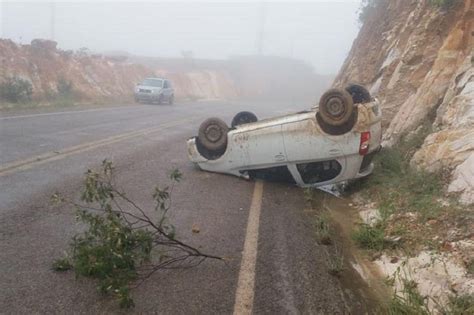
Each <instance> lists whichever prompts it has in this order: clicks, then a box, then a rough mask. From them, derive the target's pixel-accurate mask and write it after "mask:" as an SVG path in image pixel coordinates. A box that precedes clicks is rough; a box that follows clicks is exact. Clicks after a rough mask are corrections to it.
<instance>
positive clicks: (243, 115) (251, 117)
mask: <svg viewBox="0 0 474 315" xmlns="http://www.w3.org/2000/svg"><path fill="white" fill-rule="evenodd" d="M256 121H258V118H257V116H256V115H255V114H254V113H252V112H240V113H238V114H237V115H235V116H234V118H233V119H232V123H231V126H232V128H235V127H237V126H240V125H244V124H249V123H253V122H256Z"/></svg>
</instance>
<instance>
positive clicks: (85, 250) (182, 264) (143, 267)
mask: <svg viewBox="0 0 474 315" xmlns="http://www.w3.org/2000/svg"><path fill="white" fill-rule="evenodd" d="M170 180H171V185H170V186H166V187H158V186H157V187H156V188H155V189H154V192H153V194H152V198H153V201H154V204H155V206H154V207H153V209H143V208H142V207H141V206H140V205H139V204H138V203H135V202H134V201H133V200H131V199H129V197H128V196H127V195H126V193H125V192H124V191H122V190H120V189H118V188H117V187H116V182H115V178H114V167H113V165H112V163H111V162H110V161H107V160H105V161H104V162H103V163H102V169H101V170H100V171H98V172H96V171H93V170H88V171H87V172H86V174H85V179H84V188H83V191H82V194H81V199H80V200H81V203H76V202H75V201H73V200H69V199H66V198H64V197H62V196H60V195H58V194H55V195H54V196H53V200H54V201H55V202H56V203H65V204H66V205H69V206H71V207H72V208H74V209H75V211H76V218H77V220H78V222H79V223H80V225H81V226H83V228H84V229H83V232H80V233H78V234H77V235H75V236H74V237H73V238H72V240H71V245H70V248H69V250H68V252H67V255H66V256H65V257H62V258H59V259H57V260H56V261H54V262H53V264H52V268H53V270H55V271H58V272H64V271H68V270H74V272H75V274H76V276H77V277H86V278H91V279H95V280H96V281H97V282H98V286H97V288H98V291H99V292H100V293H102V294H105V295H110V296H114V297H115V298H117V300H118V302H119V304H120V306H121V307H123V308H131V307H133V306H134V301H133V298H132V296H131V290H133V289H134V288H136V287H138V286H139V285H141V284H142V283H143V282H144V281H145V280H147V279H148V278H150V277H151V276H152V275H153V274H154V273H155V272H159V271H162V270H166V269H180V268H190V267H194V266H197V265H199V264H201V263H202V262H203V261H204V260H206V259H218V260H221V258H220V257H217V256H213V255H207V254H204V253H203V252H201V251H200V250H198V249H197V248H194V247H192V246H190V245H187V244H185V243H183V242H181V241H180V240H178V239H177V238H176V230H175V227H174V226H173V225H172V224H171V223H170V222H169V220H168V216H167V214H168V213H169V211H170V210H171V196H172V192H173V188H174V187H175V185H176V184H177V183H178V182H179V181H180V180H181V173H180V172H179V171H177V170H175V171H173V172H172V173H171V175H170Z"/></svg>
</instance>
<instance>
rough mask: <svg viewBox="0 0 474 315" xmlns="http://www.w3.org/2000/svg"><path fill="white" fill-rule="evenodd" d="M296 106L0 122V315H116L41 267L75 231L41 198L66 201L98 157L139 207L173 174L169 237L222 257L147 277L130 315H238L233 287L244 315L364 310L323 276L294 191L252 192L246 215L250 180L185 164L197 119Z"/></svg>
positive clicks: (64, 276) (190, 107)
mask: <svg viewBox="0 0 474 315" xmlns="http://www.w3.org/2000/svg"><path fill="white" fill-rule="evenodd" d="M305 107H308V105H306V106H305V104H302V105H301V106H296V107H295V106H289V105H288V104H286V103H283V102H282V103H279V104H277V103H254V104H249V103H230V102H218V101H215V102H196V103H183V104H176V105H174V106H166V105H165V106H156V105H133V106H132V105H130V106H121V107H106V108H97V109H90V108H88V109H74V110H72V109H67V110H58V111H55V112H54V111H53V112H51V111H50V112H38V111H36V112H24V113H8V114H5V113H4V114H0V313H5V314H19V313H23V314H27V313H28V314H30V313H42V314H46V313H48V314H50V313H68V314H71V313H87V314H91V313H117V312H122V311H121V310H120V309H119V308H118V307H117V304H116V302H115V301H114V300H111V299H107V298H104V297H102V296H100V295H99V294H98V293H97V291H96V290H95V283H93V282H92V281H90V280H89V279H83V278H79V279H77V280H76V279H75V277H74V274H73V273H72V272H69V273H57V272H54V271H52V270H51V263H52V261H53V260H54V259H55V258H57V257H61V256H62V255H63V253H64V251H65V250H66V249H67V247H68V244H69V242H70V239H71V237H72V236H73V235H74V234H75V233H76V232H77V231H78V230H79V226H78V225H77V224H76V222H75V219H74V210H73V209H70V208H67V207H58V206H53V205H51V203H50V196H51V195H52V194H53V193H55V192H60V193H62V194H63V195H66V196H69V197H71V198H74V197H77V195H78V191H79V190H80V189H81V180H82V175H83V173H84V171H85V170H86V169H87V168H93V167H98V166H99V165H100V163H101V161H102V160H103V159H105V158H108V159H110V160H112V161H113V162H114V164H115V166H116V168H117V170H118V181H119V184H120V186H121V187H122V188H123V189H124V190H125V191H127V194H128V196H129V197H131V198H132V199H134V200H136V201H138V202H139V203H140V204H141V205H143V206H144V207H146V206H149V205H151V193H152V190H153V187H154V186H155V185H156V184H157V183H167V180H166V178H167V174H168V172H169V171H170V170H171V169H173V168H179V169H180V170H181V171H182V172H183V174H184V180H183V181H182V182H181V183H180V184H179V185H178V186H177V189H176V191H175V193H174V197H173V209H172V212H171V215H170V219H171V221H172V222H173V223H174V225H175V226H176V227H177V235H178V237H179V238H181V239H183V240H184V241H185V242H188V243H190V244H192V245H194V246H196V247H199V248H201V249H202V250H203V251H206V252H208V253H211V254H215V255H219V256H224V257H227V258H228V262H227V263H222V262H220V261H206V262H204V263H203V264H201V265H200V266H198V267H196V268H193V269H188V270H173V271H167V272H162V273H157V274H155V275H154V276H153V277H151V278H150V279H148V281H146V282H145V283H144V284H143V285H142V286H140V287H139V288H137V289H136V290H135V291H134V292H133V297H134V300H135V303H136V307H135V309H133V310H132V312H137V313H163V314H229V313H238V312H241V311H242V308H241V306H242V305H237V304H238V303H241V302H239V301H240V300H239V298H237V295H238V294H237V292H238V291H239V290H240V291H239V292H243V294H244V295H246V296H248V297H250V298H251V301H253V303H251V305H246V306H245V307H244V308H243V309H244V310H246V311H251V312H252V313H255V314H261V313H269V314H298V313H311V314H348V313H352V314H357V313H361V312H362V311H363V310H364V304H365V302H364V301H363V300H361V298H360V296H359V295H358V292H356V291H357V290H354V289H351V288H347V287H344V286H343V285H341V283H340V281H339V279H338V278H336V277H334V276H331V275H329V274H328V259H327V257H326V256H325V255H323V252H324V251H323V248H322V247H320V246H319V245H317V244H316V242H315V239H314V231H313V226H312V223H311V215H312V214H311V212H310V211H307V210H305V208H306V205H305V202H304V198H303V192H302V191H301V190H300V189H298V188H296V187H292V186H288V185H284V184H275V183H263V193H262V196H261V198H258V199H259V200H258V209H255V205H254V201H255V200H254V199H255V190H256V187H255V185H256V184H255V183H254V182H252V181H246V180H243V179H239V178H234V177H231V176H225V175H219V174H211V173H205V172H202V171H199V170H197V169H196V168H195V167H193V166H192V165H191V164H190V163H189V162H188V160H187V156H186V147H185V140H186V139H187V138H188V137H190V136H193V135H194V134H195V133H196V131H197V128H198V126H199V124H200V122H201V121H202V120H204V118H207V117H209V116H218V117H222V118H225V120H226V121H228V122H230V119H231V118H232V116H233V115H234V114H235V113H236V112H238V111H240V110H252V111H254V112H255V113H256V114H257V116H259V117H262V118H263V117H269V116H272V115H279V114H283V113H286V112H291V111H297V110H302V109H304V108H305ZM251 204H252V205H251ZM251 208H252V211H258V215H259V216H258V218H259V220H258V221H257V225H256V232H258V233H257V234H258V235H257V236H255V234H253V236H252V235H251V234H252V233H249V232H248V231H249V229H250V228H249V226H250V221H249V211H250V209H251ZM254 215H255V213H254ZM251 217H252V213H251ZM253 222H254V221H253ZM254 223H255V222H254ZM193 226H197V227H199V229H200V232H199V233H193V232H192V227H193ZM252 237H254V238H255V239H254V243H255V246H254V247H255V248H254V249H253V250H254V251H253V254H254V255H256V261H255V264H254V268H253V269H252V268H250V269H249V270H250V271H249V270H247V275H249V276H251V277H253V285H250V286H248V285H247V287H245V286H243V287H240V282H239V275H240V276H241V273H243V271H242V267H241V262H242V257H243V251H244V244H247V242H248V240H247V239H246V238H252ZM250 244H252V240H251V239H250ZM245 246H247V245H245ZM249 246H250V247H251V245H249ZM251 252H252V250H251ZM239 310H240V311H239Z"/></svg>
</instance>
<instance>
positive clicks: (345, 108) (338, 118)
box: [319, 89, 354, 126]
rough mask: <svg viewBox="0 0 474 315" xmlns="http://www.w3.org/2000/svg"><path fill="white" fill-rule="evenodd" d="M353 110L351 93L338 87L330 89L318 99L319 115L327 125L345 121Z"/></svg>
mask: <svg viewBox="0 0 474 315" xmlns="http://www.w3.org/2000/svg"><path fill="white" fill-rule="evenodd" d="M353 111H354V103H353V101H352V97H351V95H350V94H349V93H348V92H347V91H345V90H340V89H330V90H329V91H327V92H326V93H324V94H323V96H321V99H320V100H319V115H320V116H321V119H322V120H323V121H324V122H325V123H326V124H328V125H331V126H341V125H344V124H345V123H347V122H348V121H349V120H350V118H351V115H352V113H353Z"/></svg>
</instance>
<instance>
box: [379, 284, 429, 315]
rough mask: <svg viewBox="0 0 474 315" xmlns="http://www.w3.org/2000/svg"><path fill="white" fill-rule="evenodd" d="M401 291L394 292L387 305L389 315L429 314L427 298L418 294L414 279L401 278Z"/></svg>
mask: <svg viewBox="0 0 474 315" xmlns="http://www.w3.org/2000/svg"><path fill="white" fill-rule="evenodd" d="M402 281H403V283H402V285H403V289H402V292H400V293H398V294H395V295H394V296H393V298H392V300H391V301H390V303H389V306H388V312H387V313H388V314H389V315H430V311H429V309H428V306H427V298H426V297H423V296H421V295H420V293H419V292H418V289H417V284H416V283H415V282H414V281H410V280H407V279H402Z"/></svg>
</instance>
